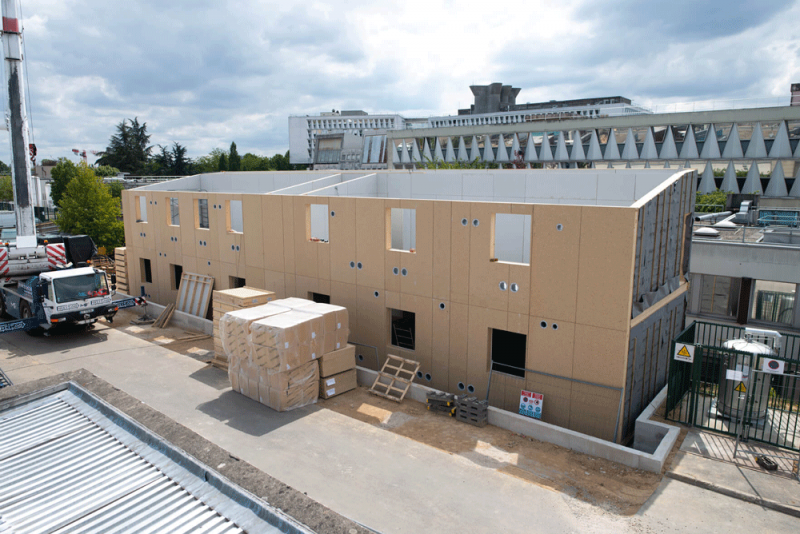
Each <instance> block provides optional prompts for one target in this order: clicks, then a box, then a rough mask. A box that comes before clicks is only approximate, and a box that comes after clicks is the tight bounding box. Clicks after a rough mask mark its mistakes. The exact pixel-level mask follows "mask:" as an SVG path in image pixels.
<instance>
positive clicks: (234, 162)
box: [228, 143, 242, 171]
mask: <svg viewBox="0 0 800 534" xmlns="http://www.w3.org/2000/svg"><path fill="white" fill-rule="evenodd" d="M228 170H229V171H240V170H242V158H241V156H239V152H238V151H237V150H236V143H231V151H230V155H229V156H228Z"/></svg>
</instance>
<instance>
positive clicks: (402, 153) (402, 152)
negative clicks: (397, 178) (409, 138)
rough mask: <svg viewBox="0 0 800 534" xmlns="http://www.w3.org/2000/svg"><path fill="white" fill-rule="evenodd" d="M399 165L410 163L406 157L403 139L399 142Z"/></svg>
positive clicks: (409, 159) (406, 151) (406, 152)
mask: <svg viewBox="0 0 800 534" xmlns="http://www.w3.org/2000/svg"><path fill="white" fill-rule="evenodd" d="M400 163H411V158H409V157H408V149H407V148H406V140H405V139H401V140H400Z"/></svg>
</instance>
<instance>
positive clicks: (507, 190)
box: [135, 169, 690, 207]
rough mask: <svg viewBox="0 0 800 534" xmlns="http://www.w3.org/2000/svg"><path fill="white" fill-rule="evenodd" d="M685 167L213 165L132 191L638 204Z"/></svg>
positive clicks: (601, 204)
mask: <svg viewBox="0 0 800 534" xmlns="http://www.w3.org/2000/svg"><path fill="white" fill-rule="evenodd" d="M684 172H690V171H688V170H683V169H519V170H517V169H505V170H500V169H458V170H416V171H413V172H409V171H374V172H370V171H339V172H337V171H314V172H309V171H293V172H239V173H211V174H203V175H197V176H189V177H186V178H180V179H177V180H172V181H169V182H162V183H159V184H153V185H149V186H145V187H140V188H138V189H136V190H135V191H191V192H198V193H202V192H208V193H233V194H271V195H308V196H341V197H368V198H391V199H414V200H448V201H453V200H455V201H469V202H475V201H477V202H512V203H522V204H565V205H594V206H626V207H627V206H635V205H636V204H637V203H638V202H639V201H640V200H641V199H643V198H645V197H648V196H649V195H650V193H652V192H654V191H656V190H660V189H661V187H662V186H665V185H666V183H668V182H671V181H672V180H673V179H675V178H677V177H678V176H679V175H680V174H682V173H684Z"/></svg>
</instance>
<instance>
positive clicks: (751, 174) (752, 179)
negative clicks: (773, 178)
mask: <svg viewBox="0 0 800 534" xmlns="http://www.w3.org/2000/svg"><path fill="white" fill-rule="evenodd" d="M759 131H760V129H759ZM757 191H761V192H762V193H763V191H762V187H761V175H760V174H759V173H758V164H757V163H756V162H755V161H753V162H752V163H751V164H750V170H748V171H747V179H746V180H745V181H744V185H743V186H742V193H744V194H745V195H751V194H753V193H755V192H757Z"/></svg>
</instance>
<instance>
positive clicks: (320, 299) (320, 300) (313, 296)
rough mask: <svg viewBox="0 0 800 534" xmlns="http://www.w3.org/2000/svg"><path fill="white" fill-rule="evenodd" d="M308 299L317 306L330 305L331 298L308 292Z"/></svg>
mask: <svg viewBox="0 0 800 534" xmlns="http://www.w3.org/2000/svg"><path fill="white" fill-rule="evenodd" d="M308 297H309V298H310V299H311V300H313V301H314V302H316V303H317V304H330V303H331V296H330V295H323V294H322V293H313V292H309V293H308Z"/></svg>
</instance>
